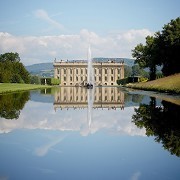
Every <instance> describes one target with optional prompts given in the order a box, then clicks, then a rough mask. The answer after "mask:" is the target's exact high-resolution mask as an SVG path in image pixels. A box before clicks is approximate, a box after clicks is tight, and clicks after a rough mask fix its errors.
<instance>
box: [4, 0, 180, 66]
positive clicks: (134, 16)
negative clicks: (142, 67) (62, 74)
mask: <svg viewBox="0 0 180 180" xmlns="http://www.w3.org/2000/svg"><path fill="white" fill-rule="evenodd" d="M179 7H180V1H178V0H171V1H169V0H158V1H157V0H151V1H148V0H124V1H122V0H106V1H104V0H91V1H90V0H76V1H75V0H53V1H50V0H31V1H24V0H16V1H14V0H1V1H0V53H5V52H10V51H11V52H18V53H19V54H20V57H21V61H22V62H23V63H24V64H26V65H27V64H34V63H40V62H51V61H53V60H54V59H55V58H57V59H86V54H87V53H86V51H87V47H88V42H89V39H90V43H91V47H92V55H93V57H127V58H131V50H132V49H133V48H134V47H135V46H136V45H137V43H141V42H142V43H143V42H144V39H145V37H146V36H147V35H153V34H154V32H156V31H160V30H162V27H163V26H164V24H167V23H168V22H170V20H171V19H175V18H177V17H179V14H180V13H179Z"/></svg>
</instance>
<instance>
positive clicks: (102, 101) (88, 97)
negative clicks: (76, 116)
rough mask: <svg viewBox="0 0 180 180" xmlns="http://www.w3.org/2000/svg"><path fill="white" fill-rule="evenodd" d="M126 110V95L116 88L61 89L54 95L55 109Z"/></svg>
mask: <svg viewBox="0 0 180 180" xmlns="http://www.w3.org/2000/svg"><path fill="white" fill-rule="evenodd" d="M90 107H91V108H93V109H98V108H101V109H104V108H106V109H108V110H116V109H120V110H123V109H124V93H123V92H122V91H120V89H119V88H116V87H96V88H94V89H86V88H82V87H61V88H59V89H58V90H57V91H56V92H55V95H54V109H55V111H56V109H57V108H59V109H61V110H62V109H67V110H68V109H69V108H72V109H83V108H90Z"/></svg>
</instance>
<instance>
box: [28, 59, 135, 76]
mask: <svg viewBox="0 0 180 180" xmlns="http://www.w3.org/2000/svg"><path fill="white" fill-rule="evenodd" d="M108 60H115V61H117V62H120V61H124V63H125V65H127V66H130V67H132V66H133V65H134V60H133V59H128V58H93V61H98V62H106V61H108ZM25 68H26V69H27V71H28V72H29V73H30V74H32V75H36V76H41V77H53V76H54V68H53V62H51V63H39V64H33V65H29V66H26V67H25Z"/></svg>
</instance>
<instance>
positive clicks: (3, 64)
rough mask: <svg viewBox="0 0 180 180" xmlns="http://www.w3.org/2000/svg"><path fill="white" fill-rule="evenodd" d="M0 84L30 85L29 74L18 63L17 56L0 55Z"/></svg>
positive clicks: (10, 54) (18, 58)
mask: <svg viewBox="0 0 180 180" xmlns="http://www.w3.org/2000/svg"><path fill="white" fill-rule="evenodd" d="M0 82H2V83H30V76H29V72H28V71H27V70H26V68H25V67H24V65H23V63H21V62H20V57H19V54H18V53H17V52H16V53H12V52H11V53H4V54H1V55H0Z"/></svg>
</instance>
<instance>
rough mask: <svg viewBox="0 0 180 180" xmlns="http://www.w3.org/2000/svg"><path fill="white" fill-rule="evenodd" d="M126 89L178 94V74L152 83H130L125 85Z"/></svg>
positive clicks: (179, 89)
mask: <svg viewBox="0 0 180 180" xmlns="http://www.w3.org/2000/svg"><path fill="white" fill-rule="evenodd" d="M126 87H130V88H135V89H142V90H150V91H158V92H170V93H176V94H180V73H178V74H175V75H171V76H168V77H164V78H160V79H157V80H154V81H148V82H141V83H130V84H127V85H126Z"/></svg>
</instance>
